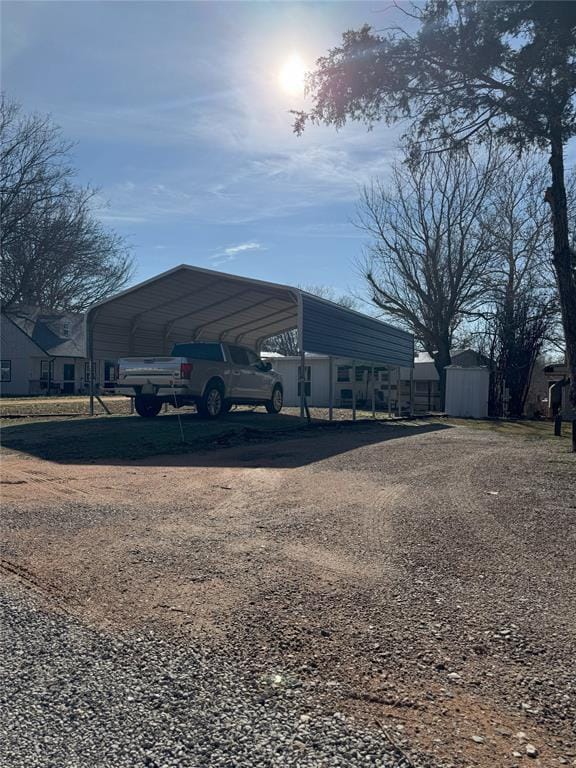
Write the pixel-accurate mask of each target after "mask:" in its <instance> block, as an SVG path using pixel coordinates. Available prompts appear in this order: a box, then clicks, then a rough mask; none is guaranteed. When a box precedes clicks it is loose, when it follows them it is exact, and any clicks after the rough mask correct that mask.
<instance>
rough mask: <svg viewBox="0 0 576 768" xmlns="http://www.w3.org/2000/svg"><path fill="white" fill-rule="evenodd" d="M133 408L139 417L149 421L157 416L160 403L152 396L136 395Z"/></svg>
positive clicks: (158, 399)
mask: <svg viewBox="0 0 576 768" xmlns="http://www.w3.org/2000/svg"><path fill="white" fill-rule="evenodd" d="M134 407H135V408H136V413H137V414H138V415H139V416H144V418H147V419H150V418H152V416H158V414H159V413H160V409H161V408H162V401H161V400H160V398H158V397H154V396H153V395H138V396H137V397H135V398H134Z"/></svg>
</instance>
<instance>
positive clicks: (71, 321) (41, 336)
mask: <svg viewBox="0 0 576 768" xmlns="http://www.w3.org/2000/svg"><path fill="white" fill-rule="evenodd" d="M5 314H6V315H7V316H8V317H9V319H10V320H12V322H13V323H15V325H17V326H18V327H19V328H20V329H21V330H22V331H23V332H24V333H25V334H26V335H27V336H29V337H30V338H31V339H32V341H34V342H35V344H37V345H38V346H39V347H40V348H41V349H42V350H43V351H44V352H45V353H47V354H48V355H50V356H51V357H86V329H85V320H84V315H82V314H79V313H74V312H52V311H50V310H43V309H42V308H41V307H32V306H27V305H22V306H18V307H14V308H13V309H10V311H9V312H6V313H5Z"/></svg>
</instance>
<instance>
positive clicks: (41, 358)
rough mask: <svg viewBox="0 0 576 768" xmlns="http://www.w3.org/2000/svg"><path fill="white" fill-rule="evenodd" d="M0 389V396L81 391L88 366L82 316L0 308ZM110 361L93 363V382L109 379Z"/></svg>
mask: <svg viewBox="0 0 576 768" xmlns="http://www.w3.org/2000/svg"><path fill="white" fill-rule="evenodd" d="M0 324H1V326H2V342H1V356H2V389H1V392H2V394H4V395H8V394H10V395H41V394H86V393H87V392H88V391H89V386H90V367H89V363H88V360H87V359H86V351H85V350H86V340H85V319H84V315H83V314H80V313H73V312H51V311H44V310H42V309H40V308H39V307H30V306H20V307H15V308H13V309H11V310H10V311H9V312H8V313H7V312H3V313H2V317H1V321H0ZM115 370H116V361H115V360H98V361H96V362H95V363H94V379H95V382H96V385H97V386H98V387H106V385H107V383H110V382H112V381H113V380H114V373H115Z"/></svg>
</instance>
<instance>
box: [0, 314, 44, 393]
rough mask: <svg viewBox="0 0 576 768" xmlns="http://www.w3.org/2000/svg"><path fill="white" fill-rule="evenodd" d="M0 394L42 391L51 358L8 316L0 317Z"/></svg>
mask: <svg viewBox="0 0 576 768" xmlns="http://www.w3.org/2000/svg"><path fill="white" fill-rule="evenodd" d="M0 350H1V352H0V353H1V356H2V360H1V368H0V374H1V375H0V394H2V395H28V394H30V393H31V391H32V392H33V391H34V390H36V391H40V378H41V376H42V369H43V366H44V365H45V364H48V363H49V361H50V357H49V355H48V354H47V353H46V352H45V351H44V350H43V349H42V347H40V346H38V344H36V342H35V341H33V340H32V339H31V338H30V337H29V336H28V335H27V334H26V333H24V331H23V330H22V329H21V328H20V326H18V325H17V324H16V323H15V322H13V321H12V320H11V319H10V318H9V317H8V316H7V315H4V314H2V316H1V317H0Z"/></svg>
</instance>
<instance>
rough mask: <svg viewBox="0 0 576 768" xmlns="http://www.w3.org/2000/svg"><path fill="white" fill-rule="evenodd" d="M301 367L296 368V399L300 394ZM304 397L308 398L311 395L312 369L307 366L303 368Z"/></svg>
mask: <svg viewBox="0 0 576 768" xmlns="http://www.w3.org/2000/svg"><path fill="white" fill-rule="evenodd" d="M301 379H302V366H301V365H299V366H298V397H300V393H301V392H302V381H301ZM304 379H305V381H304V395H305V396H306V397H310V395H311V393H312V381H311V380H312V368H311V367H310V366H309V365H305V366H304Z"/></svg>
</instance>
